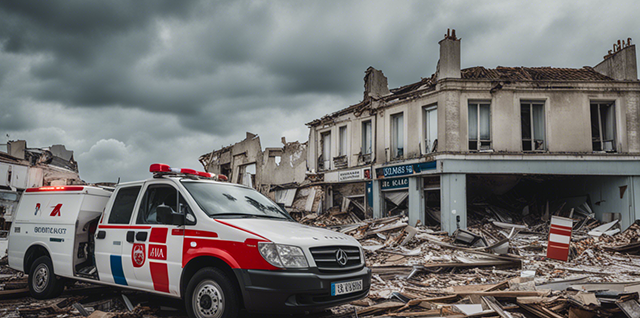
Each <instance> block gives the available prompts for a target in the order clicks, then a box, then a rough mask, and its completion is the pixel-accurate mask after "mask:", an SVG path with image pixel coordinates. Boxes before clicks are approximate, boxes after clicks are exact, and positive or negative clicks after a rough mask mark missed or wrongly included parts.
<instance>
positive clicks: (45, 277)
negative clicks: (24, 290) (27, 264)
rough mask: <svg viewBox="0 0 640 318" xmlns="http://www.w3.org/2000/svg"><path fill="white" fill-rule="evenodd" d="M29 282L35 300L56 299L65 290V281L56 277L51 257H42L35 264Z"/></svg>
mask: <svg viewBox="0 0 640 318" xmlns="http://www.w3.org/2000/svg"><path fill="white" fill-rule="evenodd" d="M28 281H29V293H30V294H31V297H33V298H35V299H50V298H55V297H58V296H60V294H62V291H63V290H64V281H63V280H62V279H60V278H58V277H57V276H56V275H55V273H54V271H53V263H52V262H51V258H49V256H40V257H38V258H37V259H36V260H35V261H34V262H33V264H32V265H31V270H30V271H29V280H28Z"/></svg>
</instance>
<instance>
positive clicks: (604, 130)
mask: <svg viewBox="0 0 640 318" xmlns="http://www.w3.org/2000/svg"><path fill="white" fill-rule="evenodd" d="M615 118H616V117H615V103H614V102H591V142H592V145H593V151H607V152H615V151H616V120H615Z"/></svg>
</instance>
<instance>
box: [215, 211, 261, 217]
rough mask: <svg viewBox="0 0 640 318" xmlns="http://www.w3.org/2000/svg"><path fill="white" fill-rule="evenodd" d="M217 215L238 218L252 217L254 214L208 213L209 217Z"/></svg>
mask: <svg viewBox="0 0 640 318" xmlns="http://www.w3.org/2000/svg"><path fill="white" fill-rule="evenodd" d="M219 216H223V217H238V218H254V217H255V215H253V214H246V213H233V212H230V213H216V214H212V215H210V217H212V218H214V219H215V218H217V217H219Z"/></svg>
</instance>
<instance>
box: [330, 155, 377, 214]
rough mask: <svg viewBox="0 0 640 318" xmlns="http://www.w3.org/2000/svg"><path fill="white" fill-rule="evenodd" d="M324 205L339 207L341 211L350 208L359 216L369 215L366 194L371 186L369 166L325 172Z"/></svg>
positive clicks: (369, 208)
mask: <svg viewBox="0 0 640 318" xmlns="http://www.w3.org/2000/svg"><path fill="white" fill-rule="evenodd" d="M324 178H325V182H326V183H327V186H326V188H327V189H326V192H325V193H327V195H326V206H327V207H334V206H335V207H340V209H341V210H342V211H347V210H352V211H356V214H360V213H362V214H361V215H360V216H361V217H363V218H364V217H371V212H367V211H370V210H371V205H370V200H367V194H368V193H370V188H371V186H370V185H368V184H369V183H370V182H367V180H370V179H371V168H368V167H367V168H356V169H348V170H340V171H332V172H327V173H326V174H325V177H324Z"/></svg>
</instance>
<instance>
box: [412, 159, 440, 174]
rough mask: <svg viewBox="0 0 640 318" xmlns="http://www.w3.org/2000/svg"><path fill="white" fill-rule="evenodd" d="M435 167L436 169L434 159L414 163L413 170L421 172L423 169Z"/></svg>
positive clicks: (433, 168)
mask: <svg viewBox="0 0 640 318" xmlns="http://www.w3.org/2000/svg"><path fill="white" fill-rule="evenodd" d="M435 169H436V161H429V162H422V163H416V164H415V165H414V170H415V171H416V172H423V171H427V170H435Z"/></svg>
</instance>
